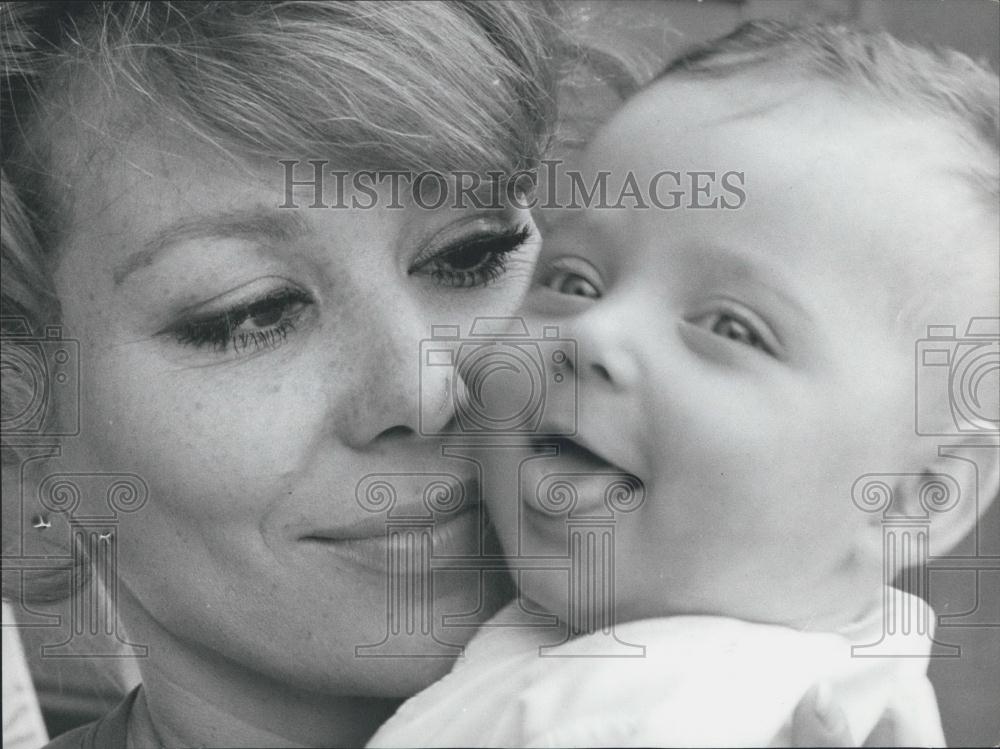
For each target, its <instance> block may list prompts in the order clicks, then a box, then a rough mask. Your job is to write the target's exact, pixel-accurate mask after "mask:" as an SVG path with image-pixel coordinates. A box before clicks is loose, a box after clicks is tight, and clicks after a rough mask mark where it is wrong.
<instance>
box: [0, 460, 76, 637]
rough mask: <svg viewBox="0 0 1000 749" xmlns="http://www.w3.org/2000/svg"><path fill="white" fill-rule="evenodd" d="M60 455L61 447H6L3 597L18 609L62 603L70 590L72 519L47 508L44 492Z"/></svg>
mask: <svg viewBox="0 0 1000 749" xmlns="http://www.w3.org/2000/svg"><path fill="white" fill-rule="evenodd" d="M59 454H60V448H59V446H58V445H44V444H35V445H18V446H16V447H15V446H10V445H4V446H3V474H2V475H3V479H2V480H3V487H2V489H3V501H2V506H3V554H4V567H5V569H4V573H3V595H4V598H6V599H8V600H9V601H11V602H13V603H14V605H15V606H16V607H19V606H20V607H23V606H24V605H25V604H27V603H31V602H43V601H53V600H59V599H61V598H65V597H66V595H67V593H68V591H69V587H68V585H69V582H68V581H69V578H68V575H67V572H68V571H69V570H70V569H71V568H72V566H73V553H72V541H71V533H70V527H69V519H68V517H67V516H66V515H65V514H64V513H61V512H55V511H53V510H52V508H51V507H46V506H45V505H44V504H43V503H42V502H41V501H40V498H39V492H38V481H39V479H40V478H41V477H44V476H45V475H46V473H45V471H46V466H47V465H48V464H49V461H51V460H52V459H53V458H55V457H58V456H59ZM19 621H20V619H19Z"/></svg>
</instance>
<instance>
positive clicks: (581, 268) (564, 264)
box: [538, 257, 603, 299]
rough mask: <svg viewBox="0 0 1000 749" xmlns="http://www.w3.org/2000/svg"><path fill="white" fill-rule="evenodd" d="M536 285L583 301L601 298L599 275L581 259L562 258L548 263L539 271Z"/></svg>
mask: <svg viewBox="0 0 1000 749" xmlns="http://www.w3.org/2000/svg"><path fill="white" fill-rule="evenodd" d="M538 283H539V285H540V286H544V287H546V288H549V289H552V291H555V292H556V293H558V294H566V295H569V296H578V297H584V298H585V299H600V298H601V296H603V292H602V291H601V287H602V284H601V279H600V275H599V274H598V272H597V270H596V269H595V268H594V266H592V265H591V264H590V263H588V262H587V261H586V260H583V259H582V258H577V257H563V258H559V259H557V260H554V261H552V262H550V263H548V264H547V265H546V266H545V267H544V268H543V269H542V270H541V274H540V277H539V281H538Z"/></svg>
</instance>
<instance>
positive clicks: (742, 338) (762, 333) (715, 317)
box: [689, 310, 775, 356]
mask: <svg viewBox="0 0 1000 749" xmlns="http://www.w3.org/2000/svg"><path fill="white" fill-rule="evenodd" d="M689 322H691V323H693V324H695V325H698V326H699V327H701V328H704V329H706V330H709V331H711V332H712V333H714V334H715V335H718V336H722V337H723V338H727V339H729V340H730V341H735V342H736V343H741V344H743V345H745V346H749V347H751V348H755V349H759V350H761V351H763V352H764V353H766V354H769V355H771V356H773V355H774V351H775V343H774V341H773V340H772V336H771V335H770V333H769V332H768V331H767V328H766V326H765V325H764V324H763V323H761V322H757V321H755V320H754V319H753V318H752V316H751V315H750V314H749V313H747V314H746V315H743V314H738V313H736V312H730V311H728V310H717V311H714V312H709V313H707V314H704V315H699V316H698V317H694V318H691V319H689Z"/></svg>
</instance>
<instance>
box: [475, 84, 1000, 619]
mask: <svg viewBox="0 0 1000 749" xmlns="http://www.w3.org/2000/svg"><path fill="white" fill-rule="evenodd" d="M751 89H752V90H751ZM963 148H965V146H964V145H963V143H962V141H961V140H960V139H959V138H958V137H957V136H955V135H953V134H951V133H950V132H949V131H948V130H947V129H946V128H944V127H943V126H940V127H939V126H938V125H937V124H936V123H927V122H918V121H916V120H911V119H907V118H906V117H905V116H904V115H902V114H895V115H887V114H886V113H885V111H883V110H881V109H878V108H876V107H875V106H874V105H868V104H866V103H865V102H861V101H849V100H847V99H845V98H843V97H841V96H839V95H837V94H836V93H835V92H834V91H833V90H832V89H829V88H826V87H825V86H823V85H821V84H817V85H810V84H803V83H800V82H799V83H796V82H793V81H776V82H774V83H767V82H763V81H759V80H752V79H744V80H740V81H729V82H712V83H688V82H683V81H681V82H673V81H667V82H663V83H661V84H659V85H658V86H656V87H654V88H653V89H651V90H649V91H646V92H645V93H643V94H642V95H640V96H639V97H637V98H636V99H635V100H633V101H631V102H630V103H629V104H628V105H627V106H626V107H625V109H623V110H622V111H621V112H620V113H619V114H618V115H617V116H616V117H615V118H614V119H613V120H612V121H611V122H610V123H609V124H608V125H607V126H606V127H605V128H604V130H603V131H602V132H601V133H600V134H599V136H598V137H597V138H596V139H595V141H594V142H593V144H592V145H591V146H590V147H589V149H588V152H587V154H586V155H585V158H584V166H583V169H582V171H583V173H584V175H594V174H596V173H597V172H598V170H610V171H611V172H612V177H611V179H610V180H609V183H608V184H609V190H608V192H609V195H610V196H611V197H610V198H609V201H610V202H611V203H614V202H615V200H616V197H617V195H618V191H619V189H620V187H621V185H622V184H624V180H625V178H626V177H625V175H626V170H629V169H631V170H632V172H633V174H634V175H635V177H636V183H637V184H638V185H639V186H640V188H641V189H643V190H645V189H646V188H647V186H648V185H649V183H650V180H651V179H652V178H653V177H654V175H656V174H657V173H658V172H661V171H663V170H673V171H676V172H680V174H681V179H680V180H675V179H673V178H670V179H667V178H663V179H662V180H661V182H660V186H659V190H660V194H659V200H660V202H661V203H663V204H665V205H671V204H672V203H673V202H677V201H674V200H673V198H671V197H670V196H669V195H667V193H666V191H667V190H674V189H678V188H677V184H678V181H679V182H680V184H681V185H682V186H687V188H688V189H687V194H686V195H684V196H683V197H682V198H681V200H680V201H679V202H680V206H679V207H677V208H675V209H663V208H657V207H649V208H632V207H628V208H624V209H609V208H597V207H592V208H589V209H585V210H577V211H571V212H569V213H568V214H567V215H566V216H565V218H564V219H563V220H562V221H561V222H559V223H558V224H557V225H556V226H555V227H553V228H552V229H551V230H550V231H549V233H548V234H547V235H546V237H545V245H544V249H543V251H542V258H541V261H540V270H539V272H538V277H537V288H536V289H535V290H534V291H533V292H532V294H531V299H530V302H529V304H530V308H531V312H532V314H533V315H537V322H538V324H539V325H541V323H542V321H545V322H549V323H550V324H551V323H552V322H555V323H556V324H558V325H559V328H560V330H559V332H560V335H561V337H563V338H572V339H575V340H576V342H577V346H578V351H579V358H578V360H577V366H576V369H575V374H576V376H577V377H578V384H579V392H578V413H577V423H576V426H577V432H576V434H575V436H573V437H572V438H571V439H570V440H566V441H563V442H561V443H560V444H559V446H560V448H561V454H560V455H559V456H558V457H555V458H540V459H536V460H531V461H529V462H526V463H525V464H524V465H523V467H522V477H521V501H520V503H519V504H515V503H513V502H507V503H504V504H502V505H498V506H495V507H493V508H492V509H493V512H494V515H495V516H496V518H497V521H498V526H499V527H500V529H501V532H502V534H503V535H504V537H505V541H506V543H508V548H510V547H509V544H510V543H511V542H512V541H511V540H512V539H513V538H514V535H513V534H514V532H515V531H514V530H513V529H515V528H517V527H518V525H519V526H520V554H521V555H523V556H531V555H538V554H555V555H559V554H565V553H567V552H566V544H567V541H566V538H567V532H568V531H567V522H568V521H570V520H572V516H567V514H565V513H560V512H555V511H551V509H550V510H546V509H545V508H544V507H542V506H540V505H539V502H538V500H537V496H538V491H537V488H538V487H539V486H540V485H542V484H543V482H545V481H546V476H549V475H551V474H554V473H560V474H611V475H606V476H605V477H604V478H600V477H598V478H596V479H593V478H591V479H579V480H578V485H577V490H578V498H577V505H576V509H575V510H574V513H575V514H576V515H577V516H579V515H581V514H588V512H590V511H591V510H596V509H597V508H601V507H603V491H604V488H605V485H606V484H608V483H609V482H610V481H612V480H613V474H615V473H616V472H617V473H623V472H626V473H630V474H633V475H634V476H636V477H638V479H639V480H641V482H642V484H643V486H644V489H645V500H644V502H643V504H642V505H641V506H640V507H639V508H638V509H636V510H634V511H632V512H629V513H622V512H618V513H617V514H616V515H615V518H616V523H615V529H614V538H615V545H616V550H615V579H616V589H615V605H616V606H617V609H618V614H617V616H618V618H619V619H620V620H622V619H625V618H635V617H643V616H652V615H664V614H672V613H714V614H727V615H732V616H738V617H741V618H747V619H754V620H764V621H773V622H781V623H787V624H793V625H796V624H798V625H806V626H815V627H822V626H824V625H827V626H835V625H836V624H837V623H840V622H841V621H843V620H846V619H849V618H850V617H851V616H853V615H855V614H856V613H858V611H857V609H858V608H859V607H860V606H862V605H864V603H865V602H866V601H867V600H869V598H868V596H869V595H870V594H871V593H873V592H874V590H875V588H876V587H877V585H878V583H879V581H880V576H879V567H878V559H877V557H878V554H877V552H875V553H870V550H871V548H873V544H876V543H877V544H880V543H881V541H880V539H881V531H880V529H879V522H880V520H881V518H873V516H871V515H869V514H866V513H864V512H862V511H860V510H859V509H858V508H857V507H855V506H854V504H853V503H852V500H851V486H852V484H853V482H854V481H855V480H856V479H857V478H858V477H860V476H862V475H863V474H865V473H870V472H896V471H898V472H905V471H917V472H919V471H920V470H921V468H922V464H920V463H919V461H920V460H922V459H923V458H922V457H919V456H917V455H915V453H916V452H917V448H916V446H915V444H916V440H915V438H914V432H913V409H914V402H913V397H914V396H913V381H914V380H913V378H914V364H913V352H914V342H915V341H916V340H917V339H918V338H920V337H921V334H922V331H924V326H925V325H926V324H927V323H929V322H931V323H933V322H939V323H942V324H944V323H948V324H960V325H961V324H963V323H964V321H963V320H953V319H942V320H937V319H936V318H933V317H931V318H929V319H928V318H926V316H925V315H924V314H923V313H924V311H925V309H926V307H925V302H926V300H927V299H931V298H934V297H935V296H938V295H940V294H937V293H936V292H942V293H943V295H945V296H946V295H947V288H946V287H944V286H943V285H945V284H948V283H949V278H951V276H952V270H951V269H952V268H953V267H954V265H955V263H956V262H957V261H955V260H954V254H953V253H954V251H955V250H956V249H957V248H958V247H960V246H962V244H961V243H963V242H970V241H979V242H981V241H982V240H981V236H982V233H983V232H984V231H988V230H987V229H984V228H983V227H984V223H983V222H984V221H988V220H989V219H988V213H987V212H985V211H983V210H982V207H981V205H980V204H975V205H973V203H974V202H975V201H973V200H972V198H971V197H970V196H971V195H972V194H973V193H972V192H971V190H967V189H966V187H965V185H964V183H963V182H962V177H961V176H960V175H959V176H957V169H956V164H959V165H961V164H962V163H963V159H965V155H964V151H963ZM693 171H701V172H706V171H707V172H715V173H716V175H717V179H716V181H715V182H714V183H713V184H712V186H711V192H710V193H704V192H702V193H700V194H699V195H697V196H695V195H693V194H692V192H691V189H690V185H691V182H690V181H689V180H690V178H689V177H686V176H685V175H686V174H687V173H690V172H693ZM729 171H736V172H742V174H743V178H742V185H741V186H742V188H743V189H744V190H745V193H746V200H745V202H744V204H743V205H742V206H741V207H739V208H728V209H727V208H722V207H716V208H714V209H713V208H691V207H688V206H690V204H691V202H692V201H697V202H698V203H701V204H704V203H706V202H708V203H710V202H711V201H712V199H713V198H715V197H717V198H720V200H725V201H726V202H728V203H729V204H730V205H733V204H734V203H735V202H737V194H736V193H735V192H734V191H726V190H725V189H723V188H722V186H721V183H720V180H721V177H722V175H723V173H725V172H729ZM591 178H592V177H591V176H587V177H586V179H587V180H589V179H591ZM698 180H699V182H698V184H699V185H702V186H703V185H705V184H706V183H707V181H710V180H706V178H704V177H701V178H698ZM731 180H732V181H731V182H730V184H731V185H732V184H736V185H739V184H740V182H739V178H736V177H732V178H731ZM644 197H646V196H645V195H644ZM647 202H649V201H648V199H647ZM626 204H627V205H629V206H631V205H633V203H632V202H627V203H626ZM986 226H988V224H986ZM994 231H995V229H994ZM985 236H990V234H988V233H987V234H986V235H985ZM924 292H926V296H922V294H923V293H924ZM547 418H548V419H549V423H547V424H544V425H543V427H542V429H543V431H545V430H548V431H552V432H558V431H560V430H562V429H565V428H566V427H567V426H568V425H570V424H571V418H572V414H570V413H569V411H568V410H564V411H563V412H562V413H559V412H556V413H551V414H549V415H548V417H547ZM491 494H493V496H497V495H496V494H494V493H492V492H488V493H487V495H486V496H487V498H491ZM581 509H582V511H581ZM590 514H593V512H590ZM873 539H874V540H873ZM522 588H523V589H524V591H525V593H526V594H527V595H528V596H529V597H530V598H533V599H535V600H536V601H539V602H541V603H542V604H543V605H545V606H547V607H549V608H551V609H553V610H561V609H563V607H564V606H565V599H566V595H567V594H566V591H567V581H566V576H565V574H562V575H561V574H558V573H552V572H538V573H534V572H532V573H524V575H522Z"/></svg>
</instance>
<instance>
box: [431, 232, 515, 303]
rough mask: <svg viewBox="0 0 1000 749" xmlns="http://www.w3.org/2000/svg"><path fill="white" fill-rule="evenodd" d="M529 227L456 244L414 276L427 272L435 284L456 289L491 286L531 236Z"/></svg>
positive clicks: (464, 239)
mask: <svg viewBox="0 0 1000 749" xmlns="http://www.w3.org/2000/svg"><path fill="white" fill-rule="evenodd" d="M532 233H533V232H532V229H531V227H529V226H522V227H520V228H511V229H509V230H506V231H502V232H481V233H479V234H473V235H470V236H467V237H463V238H462V239H461V240H459V241H457V242H454V243H453V244H451V245H449V246H447V247H445V248H444V249H443V250H441V251H440V252H438V253H437V254H436V255H435V256H434V257H433V258H431V259H430V260H428V261H427V262H426V263H423V264H422V265H420V266H419V267H418V268H416V269H414V271H411V273H412V272H416V271H418V270H420V271H426V272H427V273H428V275H430V277H431V278H432V279H433V280H434V281H435V283H440V284H445V285H448V286H452V287H455V288H472V287H482V286H488V285H490V284H491V283H493V282H494V281H497V280H499V279H500V278H502V277H503V275H504V274H505V273H506V272H507V257H508V255H510V254H511V253H512V252H515V251H517V250H518V249H520V248H521V246H522V245H523V244H524V243H525V242H527V241H528V239H530V238H531V236H532Z"/></svg>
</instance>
